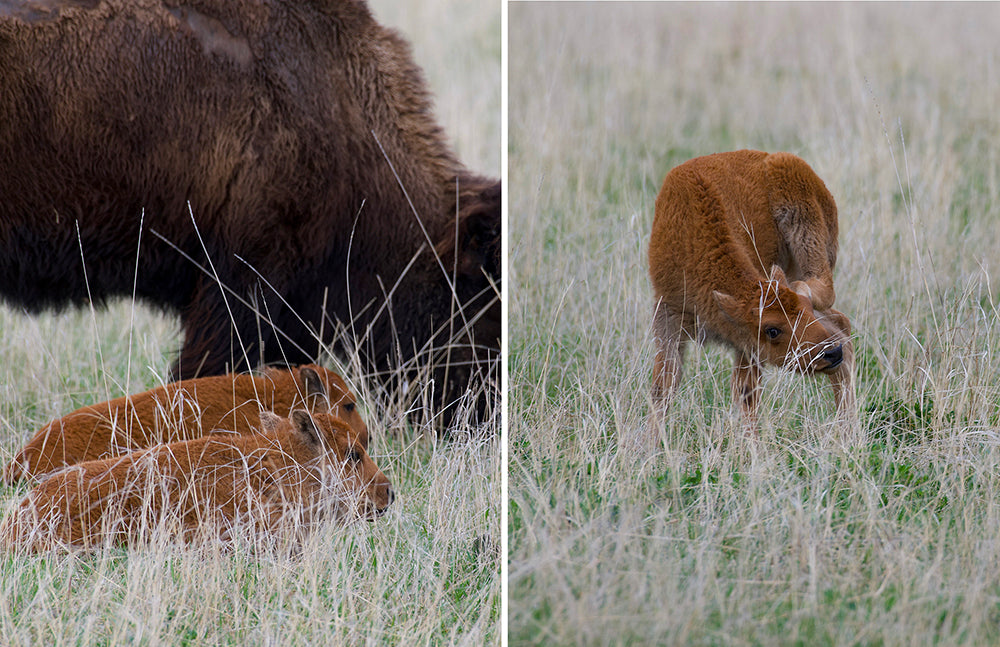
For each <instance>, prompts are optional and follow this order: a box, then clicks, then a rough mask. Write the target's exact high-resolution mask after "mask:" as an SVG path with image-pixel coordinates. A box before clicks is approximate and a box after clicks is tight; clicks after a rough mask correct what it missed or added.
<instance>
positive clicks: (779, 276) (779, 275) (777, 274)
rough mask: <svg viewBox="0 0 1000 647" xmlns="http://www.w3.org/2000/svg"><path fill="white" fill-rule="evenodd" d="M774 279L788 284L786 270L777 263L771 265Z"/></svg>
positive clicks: (771, 277)
mask: <svg viewBox="0 0 1000 647" xmlns="http://www.w3.org/2000/svg"><path fill="white" fill-rule="evenodd" d="M770 279H771V280H772V281H777V282H778V285H788V279H787V278H786V277H785V273H784V271H782V269H781V268H780V267H778V266H777V265H772V266H771V276H770Z"/></svg>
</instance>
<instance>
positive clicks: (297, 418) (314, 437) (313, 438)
mask: <svg viewBox="0 0 1000 647" xmlns="http://www.w3.org/2000/svg"><path fill="white" fill-rule="evenodd" d="M289 417H290V418H291V420H292V426H293V427H295V430H296V431H298V432H299V433H300V434H302V437H303V438H305V439H306V441H307V442H310V443H313V444H316V445H318V444H319V429H317V428H316V423H315V422H313V418H312V416H310V415H309V413H308V412H306V411H303V410H302V409H296V410H295V411H292V415H291V416H289Z"/></svg>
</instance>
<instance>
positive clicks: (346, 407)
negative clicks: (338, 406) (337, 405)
mask: <svg viewBox="0 0 1000 647" xmlns="http://www.w3.org/2000/svg"><path fill="white" fill-rule="evenodd" d="M344 411H347V412H351V411H354V403H353V402H348V403H347V404H345V405H344Z"/></svg>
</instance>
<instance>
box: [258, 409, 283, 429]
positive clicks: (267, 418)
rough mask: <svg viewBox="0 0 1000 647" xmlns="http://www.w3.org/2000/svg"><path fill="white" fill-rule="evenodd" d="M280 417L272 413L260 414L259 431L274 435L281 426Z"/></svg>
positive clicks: (264, 412) (263, 412)
mask: <svg viewBox="0 0 1000 647" xmlns="http://www.w3.org/2000/svg"><path fill="white" fill-rule="evenodd" d="M281 420H282V418H281V416H279V415H278V414H276V413H274V412H273V411H261V412H260V430H261V431H265V432H271V433H274V432H275V431H277V430H278V427H280V426H281Z"/></svg>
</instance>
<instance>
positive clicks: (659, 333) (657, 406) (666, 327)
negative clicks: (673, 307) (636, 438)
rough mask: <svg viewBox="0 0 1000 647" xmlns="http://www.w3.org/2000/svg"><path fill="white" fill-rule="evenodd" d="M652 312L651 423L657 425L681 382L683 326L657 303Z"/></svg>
mask: <svg viewBox="0 0 1000 647" xmlns="http://www.w3.org/2000/svg"><path fill="white" fill-rule="evenodd" d="M655 307H656V310H655V312H654V313H653V342H654V343H655V344H656V356H655V358H654V360H653V387H652V396H653V414H652V423H653V424H654V425H656V427H657V428H658V427H659V425H660V424H661V423H662V421H663V417H664V415H665V414H666V411H667V409H668V408H669V407H670V403H671V401H672V400H673V397H674V393H675V392H676V391H677V385H678V384H680V381H681V362H682V361H683V359H684V357H683V355H684V352H683V346H682V338H683V334H684V331H683V328H682V327H681V324H680V321H679V319H678V318H677V317H676V316H674V315H672V314H670V313H669V312H668V311H667V309H666V308H665V307H664V306H663V304H662V303H659V302H657V304H656V306H655Z"/></svg>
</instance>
